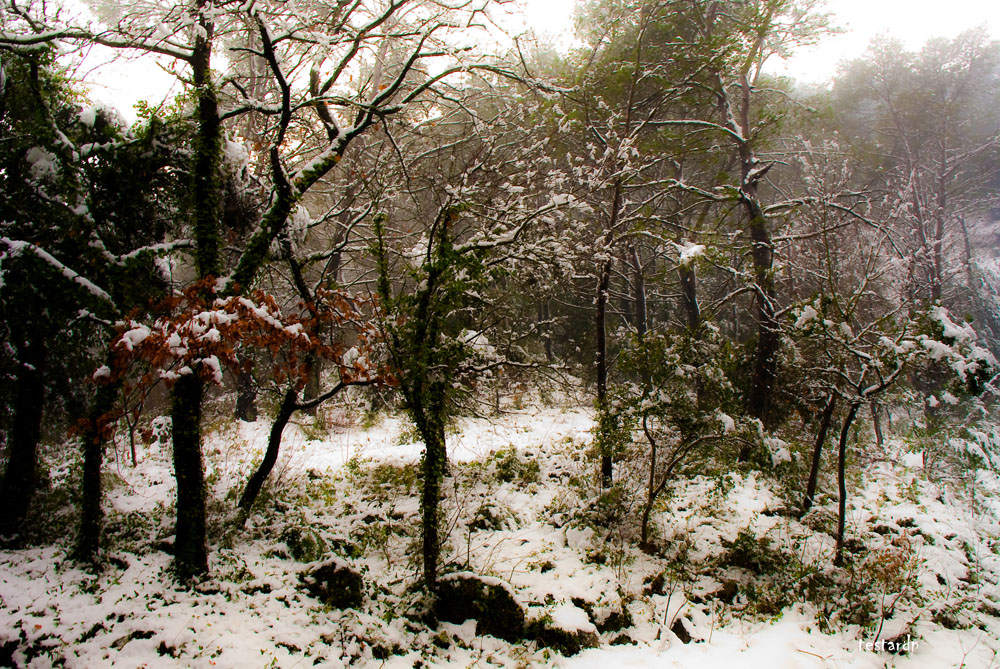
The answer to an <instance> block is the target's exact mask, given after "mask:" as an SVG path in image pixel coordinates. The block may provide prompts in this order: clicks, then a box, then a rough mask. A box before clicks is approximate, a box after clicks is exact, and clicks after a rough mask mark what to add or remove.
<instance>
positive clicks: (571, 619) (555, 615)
mask: <svg viewBox="0 0 1000 669" xmlns="http://www.w3.org/2000/svg"><path fill="white" fill-rule="evenodd" d="M552 623H553V624H554V625H555V626H556V627H558V628H559V629H561V630H566V631H567V632H592V633H594V634H597V627H595V626H594V623H592V622H590V618H588V617H587V612H586V611H584V610H583V609H581V608H580V607H578V606H576V605H574V604H561V605H559V606H557V607H556V608H555V609H553V610H552Z"/></svg>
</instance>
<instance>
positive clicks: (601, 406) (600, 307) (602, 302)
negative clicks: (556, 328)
mask: <svg viewBox="0 0 1000 669" xmlns="http://www.w3.org/2000/svg"><path fill="white" fill-rule="evenodd" d="M611 262H612V261H611V259H610V257H609V258H608V259H607V260H606V261H605V262H604V265H603V266H602V267H601V275H600V278H599V280H598V283H597V305H596V307H597V308H596V312H595V314H594V323H595V325H596V326H597V343H596V365H597V411H598V412H601V411H604V410H605V408H606V406H605V405H606V403H607V396H608V331H607V327H608V325H607V309H608V287H609V285H610V283H611ZM602 443H604V444H605V446H606V445H607V444H608V443H610V440H609V439H603V440H602ZM613 476H614V465H613V463H612V454H611V453H610V452H608V449H607V448H606V447H605V449H604V452H602V453H601V485H603V486H604V487H608V486H610V485H611V481H612V479H613Z"/></svg>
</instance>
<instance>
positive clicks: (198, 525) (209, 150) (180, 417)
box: [171, 0, 222, 581]
mask: <svg viewBox="0 0 1000 669" xmlns="http://www.w3.org/2000/svg"><path fill="white" fill-rule="evenodd" d="M207 5H208V3H207V2H206V0H199V1H198V4H197V8H198V11H199V17H198V23H199V26H200V30H199V32H198V36H197V37H196V38H195V45H194V50H193V54H192V56H191V63H190V64H191V70H192V79H193V83H194V90H195V96H196V99H197V105H198V108H197V121H198V130H197V136H196V140H195V153H194V160H193V165H192V175H191V176H192V187H191V194H192V199H193V205H194V210H193V224H194V234H195V242H196V249H195V262H196V266H197V269H198V276H199V278H202V279H205V278H209V277H213V276H217V275H218V274H219V270H220V256H219V250H220V246H221V240H220V231H219V221H220V212H221V189H220V183H219V164H220V162H221V158H222V124H221V121H220V120H219V108H218V101H217V99H216V93H215V89H214V87H213V85H212V80H211V76H212V68H211V59H212V37H213V32H214V25H213V23H212V21H211V20H210V19H209V18H207V17H206V16H205V14H204V10H205V9H206V7H207ZM204 391H205V384H204V381H203V380H202V379H201V378H199V377H198V375H197V370H195V373H194V374H189V375H186V376H182V377H181V378H180V379H179V380H178V381H177V382H176V383H175V384H174V387H173V402H172V405H171V417H172V420H173V446H174V475H175V476H176V478H177V509H176V512H177V523H176V536H175V541H174V569H175V571H176V574H177V577H178V579H180V580H181V581H190V580H191V579H194V578H197V577H200V576H202V575H204V574H205V573H207V572H208V558H207V549H206V546H205V471H204V465H203V463H202V452H201V414H202V402H203V399H204Z"/></svg>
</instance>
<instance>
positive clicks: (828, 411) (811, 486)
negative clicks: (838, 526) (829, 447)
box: [802, 393, 837, 515]
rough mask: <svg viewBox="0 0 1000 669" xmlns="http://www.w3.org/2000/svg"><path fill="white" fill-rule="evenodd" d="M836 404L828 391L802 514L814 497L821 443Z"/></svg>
mask: <svg viewBox="0 0 1000 669" xmlns="http://www.w3.org/2000/svg"><path fill="white" fill-rule="evenodd" d="M836 406H837V396H836V394H834V393H830V398H829V399H828V400H827V401H826V408H825V409H823V419H822V420H821V421H820V424H819V434H817V435H816V443H815V444H813V454H812V466H811V467H810V468H809V483H808V485H807V486H806V496H805V499H803V500H802V515H805V514H807V513H809V509H811V508H812V505H813V501H814V500H815V499H816V485H817V483H818V481H819V465H820V459H821V457H822V455H823V445H824V444H825V443H826V433H827V432H829V431H830V425H831V424H832V423H833V412H834V409H836Z"/></svg>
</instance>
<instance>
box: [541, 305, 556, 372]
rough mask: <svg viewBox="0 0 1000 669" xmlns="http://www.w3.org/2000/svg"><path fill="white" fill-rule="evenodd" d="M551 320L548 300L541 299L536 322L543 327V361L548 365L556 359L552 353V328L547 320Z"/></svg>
mask: <svg viewBox="0 0 1000 669" xmlns="http://www.w3.org/2000/svg"><path fill="white" fill-rule="evenodd" d="M551 318H552V316H551V315H550V312H549V300H548V298H544V297H543V298H541V299H540V300H539V301H538V322H539V324H540V325H541V326H543V327H544V331H542V333H541V336H542V343H543V344H544V346H545V360H546V362H548V363H549V364H552V362H553V361H554V360H555V359H556V358H555V354H554V353H553V351H552V328H551V326H550V324H549V320H550V319H551Z"/></svg>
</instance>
